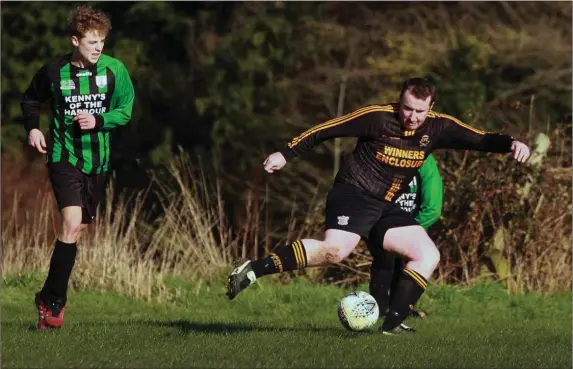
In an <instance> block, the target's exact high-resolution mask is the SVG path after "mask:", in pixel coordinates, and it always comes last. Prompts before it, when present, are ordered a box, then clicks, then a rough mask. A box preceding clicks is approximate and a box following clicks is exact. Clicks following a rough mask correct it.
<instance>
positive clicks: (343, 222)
mask: <svg viewBox="0 0 573 369" xmlns="http://www.w3.org/2000/svg"><path fill="white" fill-rule="evenodd" d="M336 218H337V219H338V225H348V219H350V217H347V216H346V215H340V216H338V217H336Z"/></svg>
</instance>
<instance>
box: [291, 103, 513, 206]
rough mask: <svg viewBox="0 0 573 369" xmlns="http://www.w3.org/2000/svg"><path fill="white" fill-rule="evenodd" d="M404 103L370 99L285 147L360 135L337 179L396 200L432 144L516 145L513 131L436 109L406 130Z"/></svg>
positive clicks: (493, 148) (504, 148) (495, 148)
mask: <svg viewBox="0 0 573 369" xmlns="http://www.w3.org/2000/svg"><path fill="white" fill-rule="evenodd" d="M399 108H400V104H399V103H392V104H388V105H371V106H366V107H363V108H361V109H358V110H356V111H354V112H352V113H350V114H347V115H344V116H342V117H338V118H335V119H331V120H329V121H327V122H324V123H322V124H319V125H317V126H315V127H312V128H311V129H309V130H307V131H305V132H303V133H302V134H300V135H299V136H297V137H295V138H294V139H293V140H292V141H291V142H290V143H289V144H288V145H287V147H286V148H284V149H283V150H281V153H282V154H283V155H284V157H285V158H286V160H287V161H288V160H290V159H292V158H293V157H295V156H297V155H300V154H302V153H304V152H306V151H307V150H310V149H312V148H313V147H314V146H316V145H318V144H319V143H321V142H323V141H326V140H328V139H331V138H335V137H358V141H357V144H356V147H355V149H354V151H353V152H352V153H349V154H347V155H345V156H344V158H343V160H342V164H341V167H340V171H339V172H338V174H337V176H336V180H335V181H336V182H341V183H348V184H352V185H355V186H357V187H358V188H360V189H362V190H363V191H365V192H366V193H368V194H370V195H371V196H374V197H376V198H379V199H383V200H386V201H389V202H392V201H393V200H394V199H395V196H396V195H397V194H400V193H401V192H402V191H403V190H405V189H406V187H407V186H408V183H410V181H411V180H412V178H413V177H414V176H415V175H416V171H417V170H418V168H420V167H421V166H422V164H423V162H424V159H425V158H426V157H427V156H428V155H429V154H430V153H431V152H432V151H433V150H436V149H460V150H478V151H486V152H498V153H506V152H510V151H511V142H512V141H513V138H512V137H511V136H508V135H505V134H501V133H489V132H484V131H481V130H479V129H475V128H473V127H471V126H469V125H467V124H464V123H463V122H461V121H459V120H458V119H456V118H454V117H451V116H449V115H446V114H440V113H437V112H434V111H430V112H429V113H428V115H427V118H426V120H425V122H424V123H423V124H422V125H421V126H420V127H418V128H417V129H416V130H407V129H405V128H404V127H403V125H402V124H401V123H400V121H399V117H398V111H399Z"/></svg>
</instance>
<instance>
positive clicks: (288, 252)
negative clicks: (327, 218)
mask: <svg viewBox="0 0 573 369" xmlns="http://www.w3.org/2000/svg"><path fill="white" fill-rule="evenodd" d="M306 264H307V260H306V250H305V249H304V245H303V244H302V241H300V240H296V241H294V242H293V243H292V244H290V245H283V246H279V247H277V248H276V249H275V250H274V252H272V253H271V254H270V255H268V256H265V257H264V258H262V259H260V260H255V261H253V262H251V267H252V268H253V271H254V272H255V275H256V276H257V277H260V276H263V275H267V274H275V273H282V272H288V271H291V270H296V269H303V268H306Z"/></svg>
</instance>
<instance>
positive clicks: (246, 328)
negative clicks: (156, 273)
mask: <svg viewBox="0 0 573 369" xmlns="http://www.w3.org/2000/svg"><path fill="white" fill-rule="evenodd" d="M114 326H115V327H126V326H154V327H166V328H175V329H177V330H178V331H179V332H181V333H184V334H189V333H208V334H217V335H227V334H237V333H238V334H241V333H248V332H272V333H280V332H314V333H322V334H328V335H334V336H342V337H348V338H352V337H358V336H361V335H363V334H374V333H376V332H375V330H374V329H373V330H369V331H365V332H349V331H347V330H346V329H344V328H343V327H342V326H341V327H340V328H337V327H315V326H298V327H273V326H268V325H258V324H256V323H253V324H240V323H203V322H193V321H189V320H172V321H154V320H145V319H144V320H133V319H126V320H117V321H104V322H94V321H83V322H82V321H76V322H73V323H67V324H65V325H64V327H62V328H59V329H49V330H47V332H58V331H67V330H76V329H85V328H87V327H114ZM2 328H3V329H16V330H25V331H39V330H38V329H37V327H36V324H30V323H29V322H22V321H19V322H15V321H8V322H6V321H3V322H2Z"/></svg>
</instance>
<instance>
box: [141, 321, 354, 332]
mask: <svg viewBox="0 0 573 369" xmlns="http://www.w3.org/2000/svg"><path fill="white" fill-rule="evenodd" d="M152 324H153V325H156V326H162V327H173V328H177V329H178V330H179V331H180V332H182V333H192V332H203V333H215V334H233V333H244V332H255V331H256V332H323V333H333V334H341V333H344V329H340V328H338V329H337V328H334V327H313V326H307V327H305V326H302V327H269V326H262V325H256V324H237V323H199V322H192V321H189V320H173V321H166V322H153V323H152Z"/></svg>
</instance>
